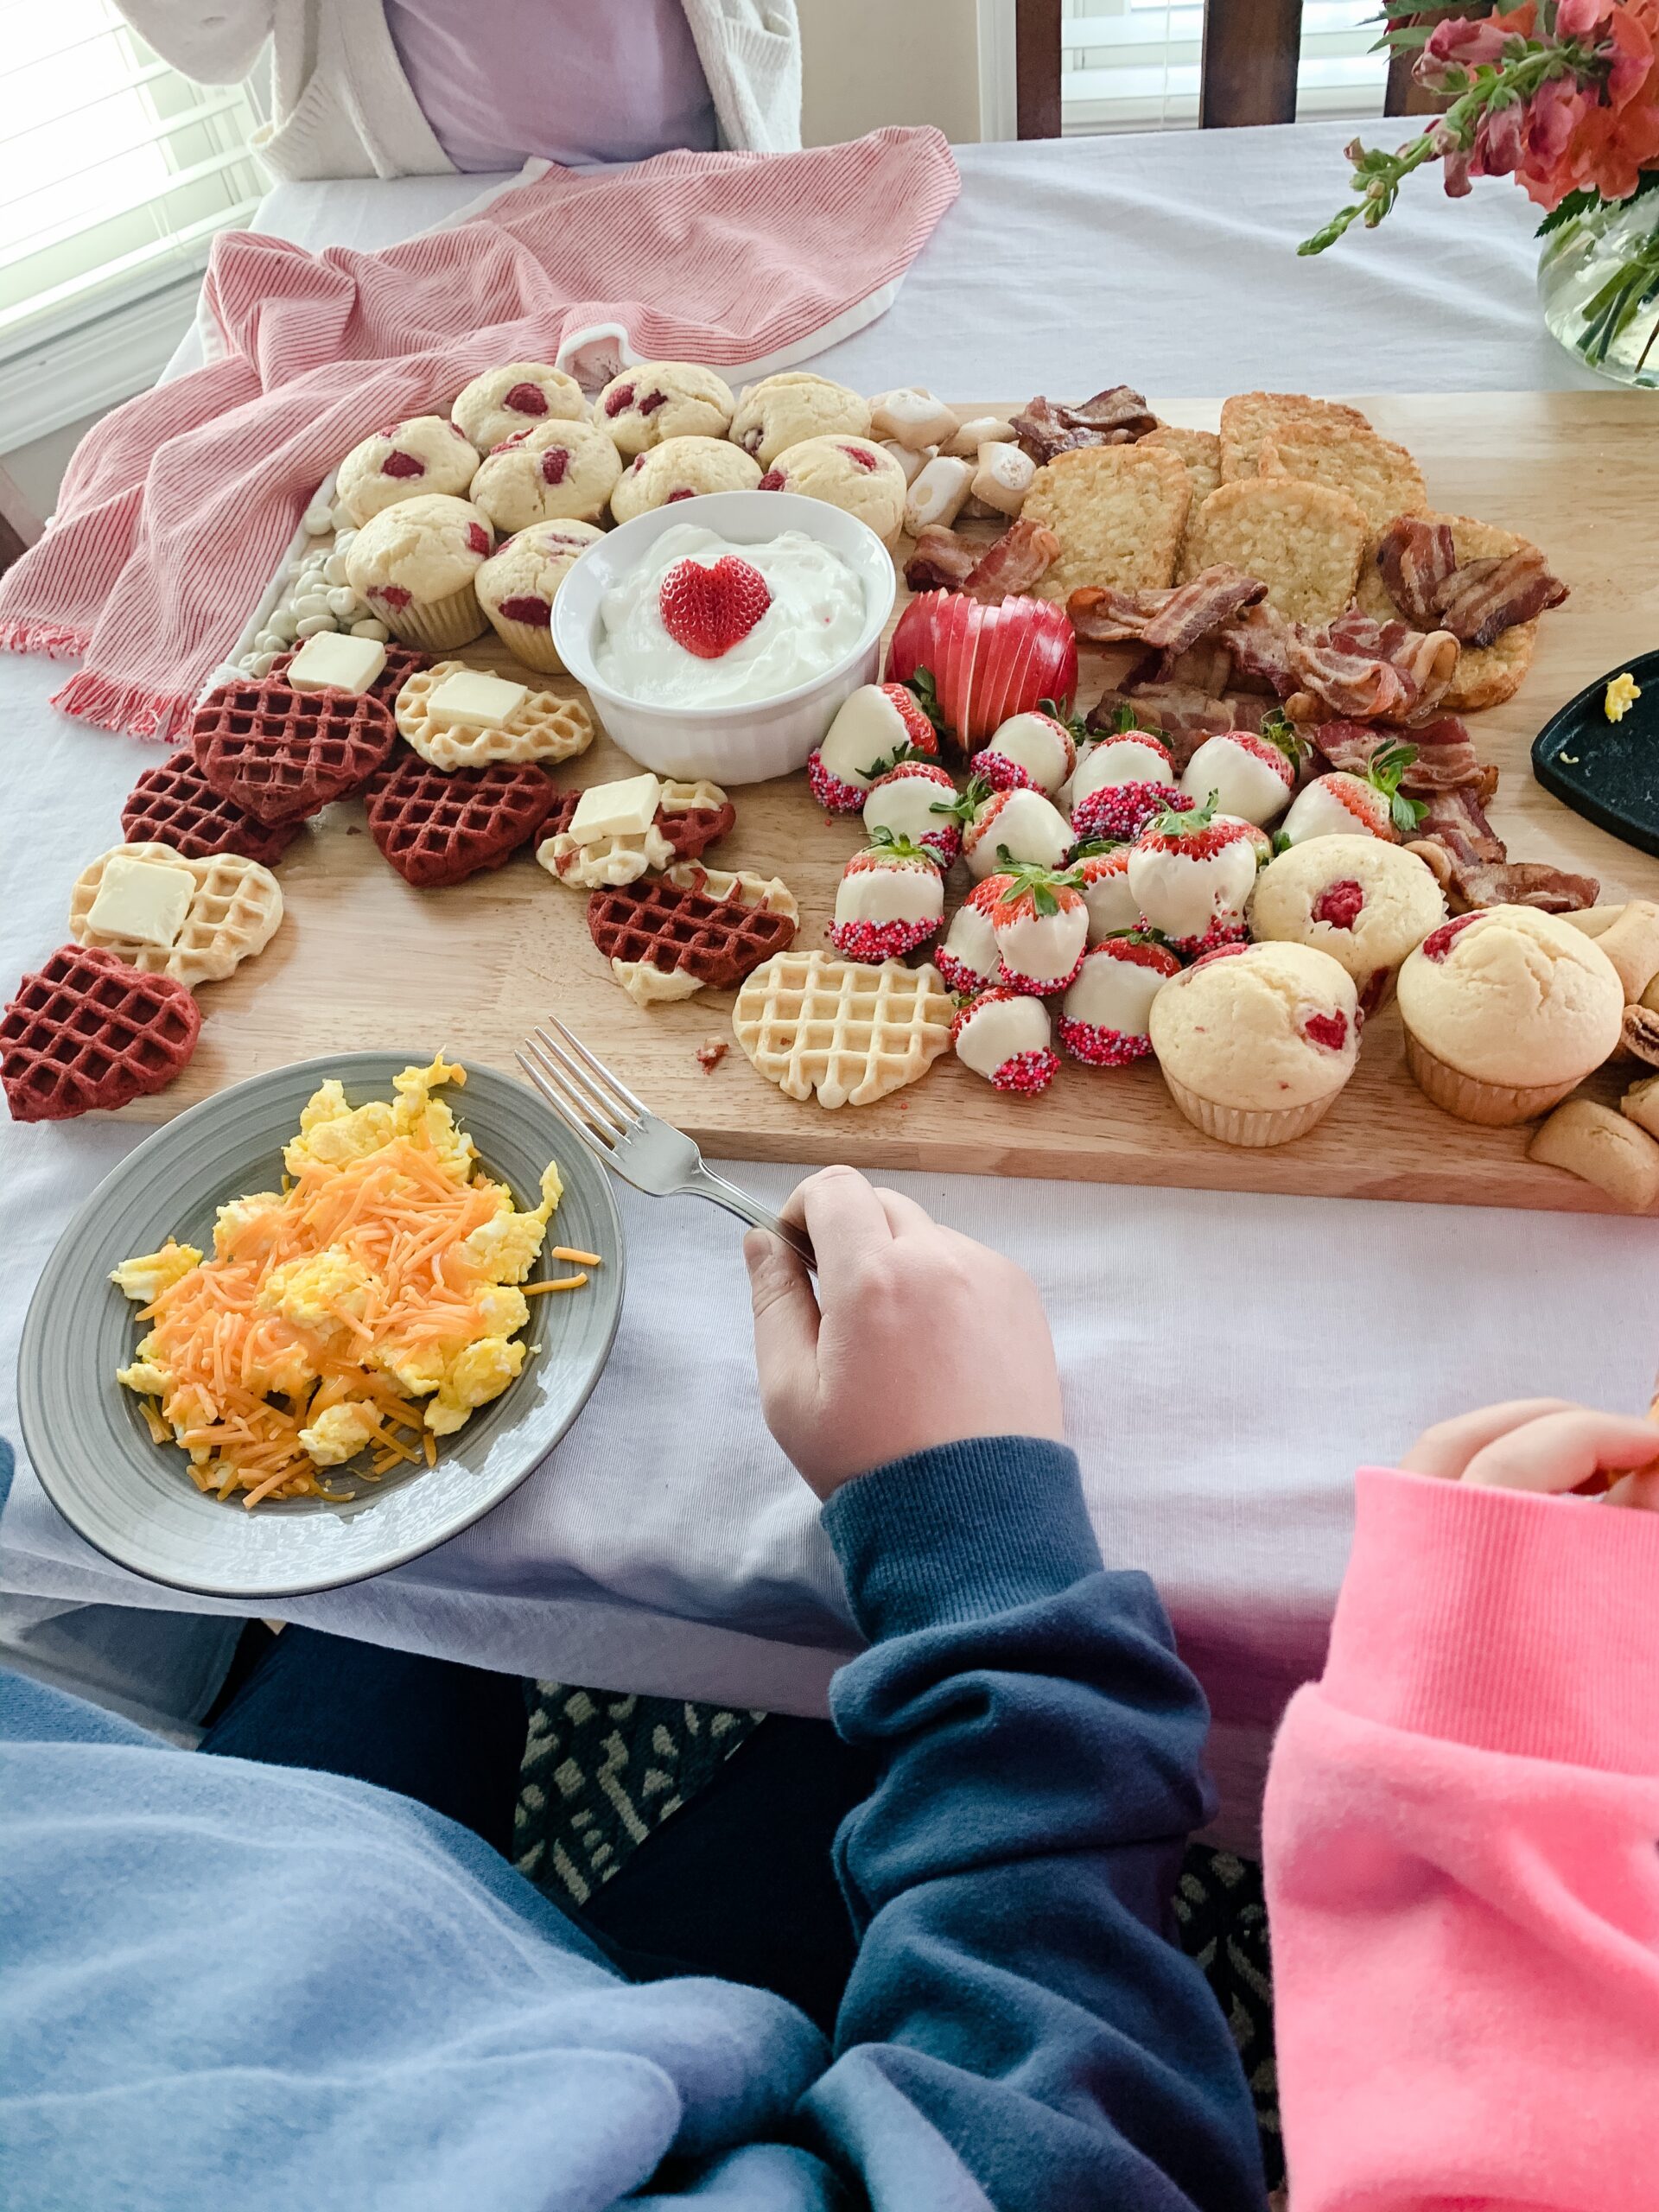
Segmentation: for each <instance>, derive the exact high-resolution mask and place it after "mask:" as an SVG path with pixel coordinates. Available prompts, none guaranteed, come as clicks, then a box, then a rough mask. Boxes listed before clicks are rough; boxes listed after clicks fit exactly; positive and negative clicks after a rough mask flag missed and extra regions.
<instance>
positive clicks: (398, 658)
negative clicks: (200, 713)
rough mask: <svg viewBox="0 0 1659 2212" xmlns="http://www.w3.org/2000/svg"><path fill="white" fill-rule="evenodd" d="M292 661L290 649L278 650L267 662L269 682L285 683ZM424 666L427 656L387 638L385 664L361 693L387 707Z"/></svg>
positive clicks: (297, 649)
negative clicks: (272, 659)
mask: <svg viewBox="0 0 1659 2212" xmlns="http://www.w3.org/2000/svg"><path fill="white" fill-rule="evenodd" d="M298 651H299V647H298V646H297V645H296V647H295V648H294V652H298ZM293 664H294V653H293V652H287V653H278V654H277V658H276V659H275V660H274V661H272V663H271V664H270V674H271V679H272V681H273V682H275V683H287V681H288V671H289V669H290V668H291V667H292V666H293ZM427 665H428V662H427V657H426V655H425V654H424V653H417V652H416V650H415V648H414V646H413V645H399V644H398V643H397V639H395V638H390V639H387V641H386V664H385V667H384V668H383V669H382V670H381V671H380V673H379V675H378V676H377V677H375V679H374V681H373V683H371V684H370V686H369V688H368V690H366V691H365V692H363V693H362V694H361V695H360V696H362V697H364V698H365V699H378V701H379V702H380V703H381V705H382V706H383V707H390V706H391V702H392V701H393V700H394V699H395V698H396V697H397V694H398V693H399V692H400V691H401V690H403V688H404V684H405V683H407V682H408V681H409V679H410V677H411V676H413V675H414V673H415V671H416V669H417V668H425V667H426V666H427ZM347 696H348V697H356V696H359V695H358V694H356V693H348V694H347Z"/></svg>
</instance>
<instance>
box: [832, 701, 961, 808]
mask: <svg viewBox="0 0 1659 2212" xmlns="http://www.w3.org/2000/svg"><path fill="white" fill-rule="evenodd" d="M917 754H919V755H920V756H921V757H922V758H923V759H925V760H938V757H939V740H938V733H937V731H936V730H935V729H934V728H933V725H932V723H931V721H929V720H928V718H927V716H926V715H925V713H924V712H923V710H922V708H921V705H920V703H919V702H918V700H917V697H916V695H915V693H914V692H913V691H910V690H906V687H905V686H904V685H903V684H902V683H863V684H861V685H860V686H859V688H858V690H856V691H851V692H849V694H848V696H846V698H844V699H843V700H842V702H841V705H840V706H839V707H838V708H837V709H836V718H835V720H834V721H832V722H831V723H830V725H829V728H828V729H827V730H825V732H824V734H823V741H822V743H821V744H819V745H818V746H817V747H815V748H814V750H813V751H812V752H811V753H810V754H809V755H808V756H807V763H806V777H807V781H808V783H809V784H810V785H811V787H812V796H813V798H815V799H817V802H818V804H819V805H820V806H822V807H823V808H825V809H826V810H828V811H829V813H831V814H856V813H857V812H858V810H859V809H860V808H861V806H862V805H863V804H864V794H865V792H866V791H868V789H869V788H870V785H872V784H873V783H874V781H875V779H876V778H877V777H878V776H880V775H884V774H885V773H886V772H887V770H888V769H889V768H891V767H893V766H896V765H897V763H898V762H899V761H900V760H909V759H910V758H912V756H913V755H917Z"/></svg>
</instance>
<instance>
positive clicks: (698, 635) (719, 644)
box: [657, 553, 772, 660]
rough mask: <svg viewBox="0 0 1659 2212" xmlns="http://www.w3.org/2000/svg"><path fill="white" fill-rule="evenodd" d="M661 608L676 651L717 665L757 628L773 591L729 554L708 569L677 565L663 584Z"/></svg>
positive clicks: (693, 563) (745, 563)
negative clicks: (683, 650)
mask: <svg viewBox="0 0 1659 2212" xmlns="http://www.w3.org/2000/svg"><path fill="white" fill-rule="evenodd" d="M657 603H658V608H659V609H660V611H661V613H662V618H663V627H664V629H665V630H666V631H667V632H668V634H669V636H670V637H671V638H672V639H673V640H674V642H675V644H676V645H683V647H684V648H685V650H686V652H689V653H695V654H696V657H697V658H698V659H699V660H718V659H720V658H721V655H722V654H724V653H728V652H731V650H732V648H733V646H734V645H741V644H742V642H743V640H744V639H745V638H747V636H748V634H749V632H750V631H751V630H753V628H754V626H755V625H756V623H757V622H759V621H760V618H761V616H762V615H763V614H765V613H766V609H767V608H768V607H770V606H771V605H772V591H771V588H770V587H769V586H768V584H767V582H766V578H765V577H764V576H763V575H761V573H760V569H757V568H755V567H754V566H753V563H750V562H748V561H745V560H741V559H740V558H739V556H737V555H736V554H735V553H726V554H722V555H721V558H720V559H719V560H718V561H716V562H715V563H713V564H712V565H711V566H709V567H705V566H704V565H703V563H702V562H701V561H690V560H686V561H677V562H676V563H674V566H673V567H672V568H671V569H670V570H669V572H668V574H667V575H665V576H664V578H663V582H662V588H661V589H660V590H659V592H658V599H657Z"/></svg>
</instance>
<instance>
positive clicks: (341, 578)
mask: <svg viewBox="0 0 1659 2212" xmlns="http://www.w3.org/2000/svg"><path fill="white" fill-rule="evenodd" d="M322 573H323V575H324V578H325V579H326V580H327V582H329V583H331V584H343V583H344V582H345V581H346V556H345V555H344V554H343V553H339V552H335V553H331V554H330V555H329V556H328V558H327V560H326V561H325V562H324V563H323V564H322Z"/></svg>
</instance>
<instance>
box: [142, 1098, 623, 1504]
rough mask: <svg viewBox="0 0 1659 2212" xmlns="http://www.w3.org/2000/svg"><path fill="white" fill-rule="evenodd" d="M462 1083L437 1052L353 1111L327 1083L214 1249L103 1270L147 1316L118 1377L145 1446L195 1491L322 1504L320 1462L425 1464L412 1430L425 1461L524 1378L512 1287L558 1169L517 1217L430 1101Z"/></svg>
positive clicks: (571, 1281)
mask: <svg viewBox="0 0 1659 2212" xmlns="http://www.w3.org/2000/svg"><path fill="white" fill-rule="evenodd" d="M466 1079H467V1078H466V1071H465V1070H464V1069H462V1068H460V1067H456V1066H453V1065H447V1064H446V1063H445V1062H444V1061H443V1059H442V1058H437V1059H435V1060H434V1061H433V1062H432V1064H431V1065H430V1066H429V1067H427V1068H413V1067H411V1068H405V1069H404V1072H403V1073H402V1074H401V1075H400V1076H398V1077H397V1078H396V1081H395V1084H394V1085H393V1088H394V1090H396V1092H397V1096H396V1097H395V1098H394V1099H392V1100H390V1101H388V1100H385V1099H371V1100H370V1101H369V1102H368V1103H366V1104H365V1105H362V1106H359V1107H355V1108H353V1107H351V1106H348V1105H347V1104H346V1096H345V1093H344V1091H343V1090H342V1089H341V1086H340V1084H339V1083H337V1082H334V1081H329V1082H327V1083H325V1084H322V1085H321V1088H320V1089H319V1090H317V1091H316V1092H315V1094H314V1095H313V1096H312V1097H311V1099H310V1101H309V1102H308V1104H307V1106H306V1108H305V1109H304V1111H303V1112H302V1115H301V1116H300V1129H299V1135H297V1136H296V1137H295V1138H294V1140H293V1141H292V1142H291V1143H289V1145H288V1146H287V1147H285V1149H284V1151H283V1166H284V1167H285V1168H286V1169H287V1176H286V1178H285V1179H284V1188H283V1190H282V1191H280V1192H278V1191H256V1192H252V1193H251V1195H250V1196H248V1197H246V1198H234V1199H232V1201H231V1203H230V1204H229V1205H224V1206H221V1207H220V1208H219V1213H218V1216H217V1218H216V1221H215V1224H214V1230H213V1256H212V1258H211V1259H209V1258H207V1257H205V1256H204V1255H203V1254H202V1253H201V1252H200V1251H198V1250H197V1249H195V1248H194V1246H192V1245H188V1244H179V1243H172V1242H169V1243H167V1244H165V1245H163V1246H162V1249H161V1250H160V1251H158V1252H150V1253H146V1254H143V1255H140V1256H139V1257H137V1258H135V1259H131V1260H128V1261H126V1262H124V1263H123V1265H122V1266H120V1267H118V1268H116V1269H115V1271H114V1274H113V1275H112V1277H111V1280H112V1281H114V1282H115V1283H116V1285H117V1286H118V1287H119V1288H120V1289H121V1290H122V1291H124V1293H125V1294H126V1295H127V1297H129V1298H130V1299H131V1300H133V1301H134V1303H135V1304H136V1305H137V1306H139V1307H140V1308H141V1309H142V1310H141V1312H140V1313H139V1317H138V1318H139V1319H140V1320H141V1321H145V1322H148V1323H149V1325H150V1326H149V1332H148V1333H147V1334H146V1335H145V1337H144V1338H143V1341H142V1342H141V1343H140V1344H139V1345H138V1348H137V1357H135V1359H134V1360H133V1362H132V1364H131V1365H130V1366H129V1367H124V1368H122V1369H120V1370H118V1375H117V1380H118V1382H120V1383H124V1384H125V1385H126V1387H127V1389H130V1390H133V1391H136V1392H137V1394H138V1395H139V1396H140V1397H141V1398H142V1399H143V1401H144V1402H145V1418H146V1421H148V1423H149V1428H150V1432H151V1433H152V1434H153V1435H154V1436H156V1440H157V1441H158V1442H160V1441H165V1440H169V1439H170V1440H174V1441H176V1442H177V1443H178V1444H180V1445H181V1446H182V1447H183V1448H184V1450H185V1451H186V1452H187V1453H188V1455H189V1459H190V1465H191V1472H192V1475H193V1477H194V1479H195V1481H196V1483H197V1484H198V1486H199V1487H200V1488H201V1489H203V1490H213V1491H217V1492H218V1494H219V1496H221V1497H228V1496H230V1495H231V1494H232V1492H233V1491H238V1490H239V1491H245V1493H246V1497H245V1503H248V1504H250V1505H252V1504H254V1503H257V1501H258V1499H259V1498H261V1497H270V1496H272V1495H279V1496H283V1497H300V1496H304V1495H306V1494H307V1493H308V1492H315V1493H318V1494H321V1495H323V1496H327V1495H328V1494H329V1493H328V1492H327V1491H326V1490H323V1488H322V1486H321V1484H319V1483H318V1482H317V1480H316V1473H317V1471H318V1470H319V1469H324V1468H329V1467H335V1466H339V1465H341V1464H342V1463H343V1462H345V1461H346V1460H347V1459H353V1458H354V1457H355V1456H356V1455H357V1454H358V1453H359V1452H362V1451H363V1450H364V1449H365V1447H367V1446H374V1447H375V1459H374V1463H373V1471H375V1472H385V1470H386V1468H388V1467H390V1466H392V1465H397V1463H398V1462H399V1461H400V1460H411V1459H418V1458H419V1457H420V1456H421V1454H420V1452H416V1450H415V1449H412V1448H411V1444H410V1440H411V1439H413V1440H416V1441H418V1442H420V1443H421V1445H422V1447H423V1452H424V1456H425V1458H426V1459H427V1460H428V1462H430V1460H431V1459H432V1457H433V1440H434V1439H435V1438H436V1437H439V1436H447V1435H450V1434H452V1433H454V1431H455V1430H456V1429H458V1428H460V1427H462V1426H463V1425H464V1424H465V1422H466V1421H467V1420H468V1419H469V1418H470V1417H471V1415H472V1414H473V1412H474V1408H477V1407H479V1406H482V1405H486V1404H487V1403H488V1402H489V1401H490V1400H491V1399H492V1398H495V1397H499V1395H500V1394H501V1392H502V1391H503V1390H505V1389H506V1387H507V1385H508V1383H511V1382H512V1380H513V1378H514V1377H515V1376H517V1375H518V1373H519V1372H520V1370H522V1368H523V1366H524V1351H525V1348H524V1344H523V1343H522V1342H521V1341H520V1340H519V1339H518V1333H517V1332H518V1331H519V1330H520V1329H522V1328H523V1327H524V1323H525V1321H526V1320H527V1319H529V1314H530V1306H529V1303H528V1300H526V1298H525V1296H524V1293H523V1291H522V1290H521V1289H519V1287H518V1285H520V1284H521V1283H522V1282H523V1281H524V1279H525V1277H526V1276H527V1275H528V1274H529V1273H530V1270H531V1268H532V1267H533V1265H534V1264H535V1262H536V1259H537V1255H538V1254H539V1252H540V1251H541V1249H542V1243H543V1238H544V1236H545V1235H546V1232H547V1226H548V1224H549V1222H550V1220H551V1218H552V1216H553V1211H554V1209H555V1208H556V1205H558V1202H559V1199H560V1197H561V1195H562V1185H561V1184H560V1181H559V1173H558V1169H557V1168H556V1166H552V1165H550V1166H548V1168H547V1169H546V1171H545V1173H543V1177H542V1202H541V1204H540V1205H538V1206H536V1207H533V1208H531V1210H529V1211H525V1212H523V1213H521V1212H519V1211H518V1210H517V1209H516V1207H515V1206H514V1205H513V1199H512V1192H511V1191H509V1190H508V1189H507V1188H506V1186H505V1185H504V1184H500V1183H496V1182H493V1181H492V1180H491V1179H490V1178H489V1177H488V1176H487V1175H486V1174H485V1173H483V1172H482V1171H481V1170H480V1167H479V1165H478V1156H477V1153H476V1150H475V1148H474V1144H473V1141H472V1139H471V1137H469V1136H468V1135H467V1133H466V1131H465V1130H464V1129H461V1128H458V1127H457V1126H456V1122H455V1119H454V1114H453V1113H452V1112H451V1110H450V1109H449V1107H448V1105H447V1104H446V1103H444V1102H443V1101H442V1099H437V1098H434V1097H433V1096H432V1095H431V1094H432V1092H433V1090H435V1088H436V1087H437V1086H438V1085H439V1084H455V1085H460V1084H464V1083H465V1081H466ZM573 1256H574V1255H573ZM582 1256H584V1257H591V1256H592V1255H582ZM586 1280H587V1278H586V1276H585V1275H577V1276H571V1277H569V1278H566V1279H565V1280H563V1281H561V1282H559V1283H556V1284H554V1285H549V1286H546V1287H550V1288H560V1289H563V1288H575V1287H580V1286H581V1284H582V1283H583V1282H585V1281H586ZM542 1287H543V1286H541V1285H537V1289H540V1288H542Z"/></svg>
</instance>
